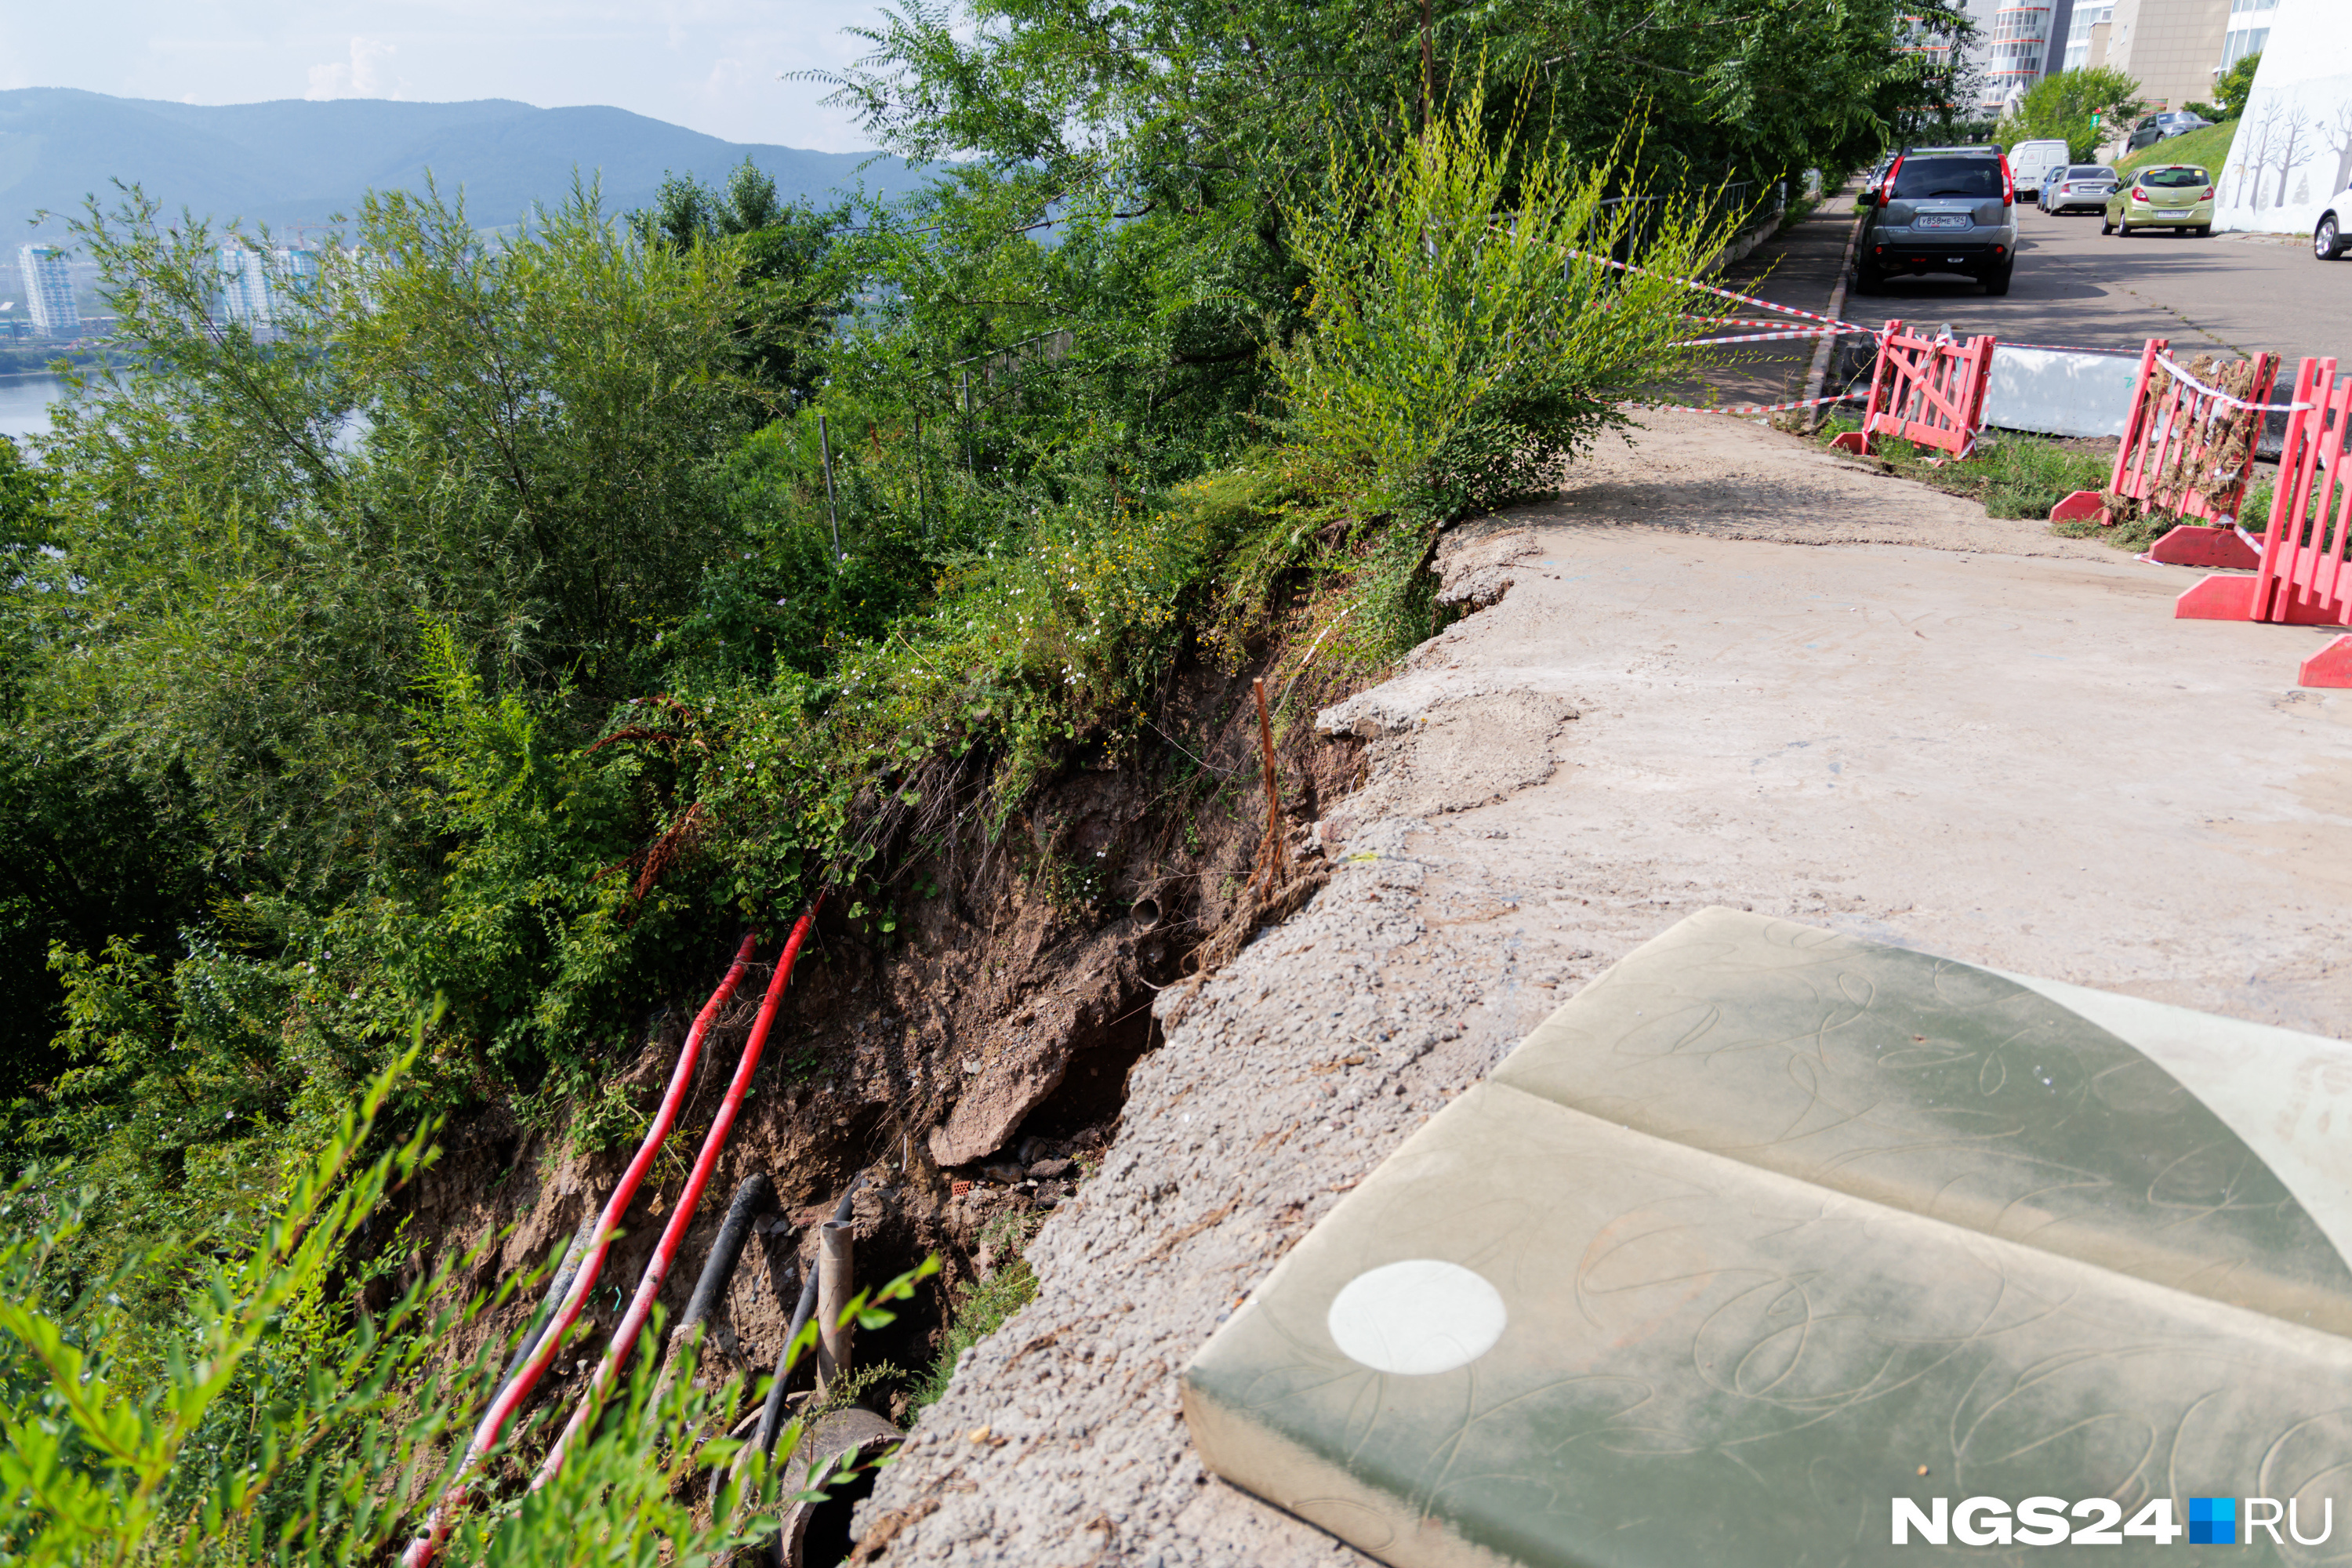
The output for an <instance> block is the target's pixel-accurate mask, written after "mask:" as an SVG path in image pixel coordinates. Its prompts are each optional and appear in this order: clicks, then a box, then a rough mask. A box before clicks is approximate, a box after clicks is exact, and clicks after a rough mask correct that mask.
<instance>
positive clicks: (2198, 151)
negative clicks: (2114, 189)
mask: <svg viewBox="0 0 2352 1568" xmlns="http://www.w3.org/2000/svg"><path fill="white" fill-rule="evenodd" d="M2237 134H2238V122H2237V121H2234V120H2225V121H2221V124H2219V125H2208V126H2207V127H2206V128H2205V129H2204V130H2202V131H2191V132H2189V134H2188V135H2186V136H2175V137H2172V138H2170V139H2169V140H2167V141H2163V142H2158V143H2157V144H2156V145H2155V146H2153V147H2143V148H2141V149H2140V150H2139V151H2138V152H2137V153H2133V154H2132V155H2131V156H2130V157H2128V158H2126V159H2125V160H2123V162H2121V163H2117V164H2116V173H2118V174H2133V173H2135V172H2137V171H2138V170H2141V169H2145V168H2147V166H2148V165H2149V164H2150V163H2195V164H2197V165H2199V166H2200V168H2202V169H2204V170H2205V171H2206V172H2207V173H2208V174H2211V175H2212V176H2213V177H2214V178H2215V179H2217V180H2218V179H2220V178H2221V165H2222V164H2224V163H2228V162H2229V161H2230V142H2231V138H2233V137H2235V136H2236V135H2237Z"/></svg>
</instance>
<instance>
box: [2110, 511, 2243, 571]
mask: <svg viewBox="0 0 2352 1568" xmlns="http://www.w3.org/2000/svg"><path fill="white" fill-rule="evenodd" d="M2140 559H2141V560H2143V561H2153V562H2154V563H2157V564H2158V565H2159V566H2201V567H2203V568H2205V569H2206V570H2207V571H2209V572H2251V571H2252V570H2253V569H2254V568H2255V567H2257V566H2259V565H2261V564H2262V563H2263V548H2262V545H2261V544H2260V543H2252V544H2249V543H2248V542H2246V539H2245V536H2244V535H2242V534H2241V533H2240V532H2239V531H2237V530H2236V529H2235V528H2209V527H2207V526H2206V525H2204V524H2203V523H2197V522H2184V523H2182V524H2181V525H2180V526H2179V528H2176V529H2174V530H2173V531H2171V532H2170V533H2168V534H2166V535H2165V536H2164V537H2163V538H2162V539H2159V540H2158V541H2157V542H2155V543H2154V544H2151V545H2149V546H2148V547H2147V554H2145V555H2143V556H2141V557H2140Z"/></svg>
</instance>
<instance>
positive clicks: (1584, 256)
mask: <svg viewBox="0 0 2352 1568" xmlns="http://www.w3.org/2000/svg"><path fill="white" fill-rule="evenodd" d="M1559 249H1560V252H1561V254H1562V255H1565V256H1571V257H1574V258H1577V259H1578V260H1580V261H1598V262H1599V263H1601V266H1603V267H1613V268H1616V269H1617V270H1618V271H1620V272H1631V273H1633V274H1634V275H1636V276H1637V277H1642V278H1666V281H1668V282H1670V283H1679V284H1681V285H1682V286H1683V287H1684V288H1685V289H1695V290H1696V291H1697V292H1699V293H1701V294H1712V295H1714V296H1715V297H1716V298H1717V299H1719V300H1738V302H1739V303H1740V304H1743V305H1753V306H1755V307H1756V308H1757V309H1758V310H1771V311H1775V312H1777V313H1779V314H1780V315H1783V316H1796V317H1799V318H1801V319H1802V320H1804V321H1822V322H1824V323H1826V324H1828V325H1830V326H1832V327H1837V328H1840V329H1842V330H1843V331H1849V332H1866V331H1870V330H1871V329H1870V328H1868V327H1858V326H1856V325H1854V324H1853V322H1852V321H1840V320H1838V319H1837V318H1836V317H1835V316H1824V315H1822V314H1821V313H1820V312H1819V311H1816V310H1799V309H1798V308H1797V307H1796V306H1794V305H1778V304H1774V303H1773V302H1772V301H1771V300H1759V299H1758V298H1757V297H1756V296H1755V295H1753V294H1742V293H1739V292H1738V291H1737V290H1735V289H1718V288H1717V287H1716V286H1715V285H1713V284H1712V283H1701V282H1699V281H1698V280H1697V279H1695V278H1670V277H1666V275H1665V274H1664V273H1659V272H1653V271H1651V270H1650V269H1649V268H1646V267H1636V266H1634V265H1633V263H1632V262H1630V261H1620V260H1618V259H1617V258H1615V257H1613V256H1601V255H1596V254H1595V253H1594V252H1592V251H1590V250H1579V249H1577V248H1575V247H1573V246H1566V245H1563V246H1561V247H1559Z"/></svg>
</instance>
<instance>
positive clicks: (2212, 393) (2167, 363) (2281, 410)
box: [2156, 354, 2314, 414]
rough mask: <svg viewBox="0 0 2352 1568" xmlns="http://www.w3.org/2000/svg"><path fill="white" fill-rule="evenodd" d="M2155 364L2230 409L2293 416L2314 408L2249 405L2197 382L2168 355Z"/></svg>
mask: <svg viewBox="0 0 2352 1568" xmlns="http://www.w3.org/2000/svg"><path fill="white" fill-rule="evenodd" d="M2156 363H2158V364H2160V365H2162V366H2163V367H2164V368H2165V369H2166V370H2168V371H2169V372H2171V373H2172V374H2174V375H2175V376H2177V377H2179V379H2180V380H2182V381H2185V382H2187V383H2188V384H2189V385H2191V386H2193V387H2195V388H2196V389H2197V390H2198V391H2200V392H2201V393H2203V394H2205V395H2206V396H2208V397H2212V398H2218V399H2219V400H2221V402H2223V403H2226V404H2228V405H2230V406H2231V407H2232V408H2252V409H2254V410H2256V411H2258V412H2260V413H2263V414H2293V413H2295V412H2296V411H2298V410H2300V409H2305V408H2309V407H2312V406H2314V405H2311V404H2308V403H2249V402H2247V401H2246V400H2245V399H2244V398H2242V397H2232V396H2231V395H2229V394H2228V393H2226V392H2224V391H2222V390H2221V388H2220V387H2218V386H2208V385H2206V384H2204V383H2203V382H2201V381H2200V380H2198V379H2197V378H2196V377H2195V376H2193V375H2191V374H2189V373H2188V372H2187V371H2185V370H2183V369H2181V368H2180V365H2179V362H2178V361H2176V360H2175V359H2173V357H2172V356H2171V355H2170V354H2158V355H2157V356H2156Z"/></svg>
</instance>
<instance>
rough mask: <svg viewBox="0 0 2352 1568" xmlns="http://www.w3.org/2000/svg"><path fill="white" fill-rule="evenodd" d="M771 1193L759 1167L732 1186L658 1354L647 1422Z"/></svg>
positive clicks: (732, 1274)
mask: <svg viewBox="0 0 2352 1568" xmlns="http://www.w3.org/2000/svg"><path fill="white" fill-rule="evenodd" d="M775 1195H776V1189H775V1188H774V1187H772V1186H771V1185H770V1184H769V1183H768V1177H767V1174H766V1173H764V1172H761V1171H754V1172H752V1173H751V1174H750V1175H748V1176H746V1177H744V1178H743V1180H742V1182H741V1184H740V1185H738V1186H737V1187H736V1189H735V1197H734V1200H733V1201H732V1202H731V1203H730V1204H729V1205H727V1217H726V1218H724V1219H722V1220H720V1221H719V1235H718V1236H717V1237H715V1238H714V1239H713V1240H712V1241H711V1243H710V1256H709V1257H708V1258H704V1259H703V1261H702V1277H701V1278H700V1279H697V1280H696V1281H695V1282H694V1294H693V1295H692V1296H691V1297H689V1298H688V1300H687V1303H686V1311H685V1313H684V1315H683V1316H681V1317H680V1318H679V1319H678V1321H677V1329H676V1330H675V1331H673V1332H672V1333H671V1334H670V1337H669V1352H668V1353H667V1354H666V1355H664V1356H663V1357H662V1368H661V1376H660V1377H659V1378H658V1379H656V1381H655V1384H654V1393H653V1397H652V1398H651V1399H648V1400H647V1401H646V1425H647V1426H653V1425H654V1424H655V1422H656V1412H658V1411H659V1410H660V1408H661V1402H662V1395H663V1394H666V1393H667V1392H668V1390H669V1380H670V1376H671V1373H673V1372H674V1371H675V1369H676V1368H677V1363H678V1362H679V1361H680V1360H682V1359H683V1358H684V1357H685V1356H686V1355H688V1353H689V1352H692V1351H693V1350H694V1349H695V1348H696V1347H698V1346H699V1345H700V1344H701V1342H702V1325H703V1323H704V1321H706V1320H707V1319H709V1316H710V1314H711V1313H712V1312H713V1311H715V1310H717V1309H718V1306H719V1297H721V1296H722V1295H724V1294H726V1291H727V1286H728V1282H729V1281H730V1280H732V1279H734V1278H735V1266H736V1264H737V1263H739V1262H740V1261H741V1259H742V1257H743V1244H744V1243H745V1242H746V1241H748V1240H750V1239H751V1222H752V1221H753V1220H754V1219H757V1218H758V1217H759V1216H760V1215H761V1214H762V1213H764V1212H765V1211H766V1210H767V1209H768V1207H769V1206H770V1205H772V1203H773V1202H774V1199H775Z"/></svg>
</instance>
